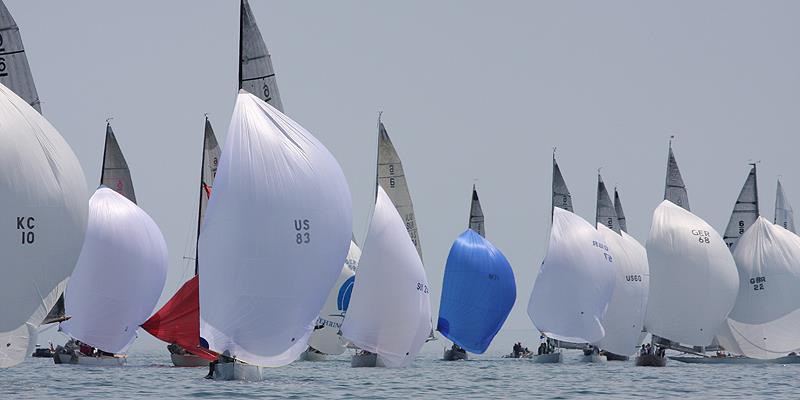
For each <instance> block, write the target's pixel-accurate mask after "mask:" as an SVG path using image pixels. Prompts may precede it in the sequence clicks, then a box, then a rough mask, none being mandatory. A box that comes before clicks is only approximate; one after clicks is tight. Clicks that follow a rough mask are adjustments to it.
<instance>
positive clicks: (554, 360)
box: [533, 351, 564, 364]
mask: <svg viewBox="0 0 800 400" xmlns="http://www.w3.org/2000/svg"><path fill="white" fill-rule="evenodd" d="M533 362H535V363H536V364H558V363H561V362H564V356H563V353H561V352H560V351H558V352H555V353H550V354H534V355H533Z"/></svg>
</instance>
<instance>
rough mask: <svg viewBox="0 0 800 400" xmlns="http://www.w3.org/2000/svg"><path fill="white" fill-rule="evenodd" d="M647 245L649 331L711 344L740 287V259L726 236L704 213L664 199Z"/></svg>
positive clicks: (647, 320) (655, 215) (668, 336)
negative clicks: (703, 216)
mask: <svg viewBox="0 0 800 400" xmlns="http://www.w3.org/2000/svg"><path fill="white" fill-rule="evenodd" d="M646 247H647V261H648V263H649V265H650V295H649V297H648V301H647V316H646V317H645V326H646V327H647V330H648V332H650V333H653V334H655V335H658V336H660V337H663V338H666V339H669V340H672V341H675V342H679V343H683V344H687V345H691V346H706V345H708V344H709V343H711V340H712V339H713V338H714V334H715V333H716V331H717V329H718V328H719V327H720V326H721V324H722V322H723V321H725V318H726V317H727V316H728V313H729V312H730V311H731V309H732V308H733V303H734V302H735V301H736V293H737V292H738V290H739V277H738V274H737V272H736V265H735V264H734V262H733V256H732V255H731V252H730V250H728V247H727V246H726V245H725V242H724V241H723V240H722V237H721V236H720V235H719V233H717V232H716V231H715V230H714V229H713V228H712V227H711V226H710V225H709V224H708V223H706V222H705V221H704V220H702V219H701V218H699V217H697V216H696V215H694V214H692V213H691V212H689V211H687V210H685V209H683V208H681V207H679V206H677V205H675V204H673V203H672V202H670V201H669V200H664V201H662V202H661V204H660V205H659V206H658V207H657V208H656V209H655V211H654V212H653V222H652V225H651V227H650V235H649V237H648V239H647V246H646Z"/></svg>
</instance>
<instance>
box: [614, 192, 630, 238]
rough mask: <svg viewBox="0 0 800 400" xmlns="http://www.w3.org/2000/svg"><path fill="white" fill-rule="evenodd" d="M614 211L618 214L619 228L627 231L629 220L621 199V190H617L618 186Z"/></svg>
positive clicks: (615, 193)
mask: <svg viewBox="0 0 800 400" xmlns="http://www.w3.org/2000/svg"><path fill="white" fill-rule="evenodd" d="M614 212H616V214H617V222H619V230H621V231H624V232H627V231H628V222H627V221H626V220H625V211H623V210H622V201H621V200H620V199H619V192H617V188H614Z"/></svg>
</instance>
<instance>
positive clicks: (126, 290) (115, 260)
mask: <svg viewBox="0 0 800 400" xmlns="http://www.w3.org/2000/svg"><path fill="white" fill-rule="evenodd" d="M166 279H167V244H166V242H165V241H164V237H163V236H162V234H161V230H160V229H159V228H158V225H156V223H155V222H154V221H153V220H152V219H151V218H150V216H149V215H147V213H145V212H144V211H143V210H142V209H141V208H139V207H138V206H136V204H134V203H133V202H131V201H130V200H128V199H127V198H125V197H123V196H122V195H120V194H119V193H117V192H115V191H114V190H111V189H109V188H107V187H104V186H101V187H100V188H99V189H97V191H96V192H95V193H94V195H92V198H91V199H90V200H89V222H88V225H87V228H86V240H85V241H84V242H83V248H82V249H81V254H80V257H79V258H78V262H77V264H76V265H75V272H74V273H73V274H72V277H71V278H70V280H69V284H68V285H67V291H66V295H65V296H64V297H65V300H66V301H65V303H66V309H67V313H69V315H70V316H71V317H72V318H70V319H69V320H67V321H64V322H62V323H61V325H60V330H61V331H62V332H64V333H65V334H67V335H69V336H70V337H73V338H75V339H78V340H80V341H81V342H84V343H87V344H89V345H91V346H93V347H97V348H99V349H101V350H103V351H106V352H110V353H124V352H126V351H127V349H128V347H129V346H130V345H131V343H133V341H134V340H135V339H136V329H137V328H138V327H139V325H141V324H142V323H143V322H144V321H145V320H146V319H147V317H148V316H150V314H151V313H152V312H153V309H154V308H155V306H156V303H157V302H158V298H159V297H160V296H161V291H162V290H163V289H164V283H165V282H166Z"/></svg>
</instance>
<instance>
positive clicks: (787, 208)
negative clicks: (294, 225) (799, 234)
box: [773, 181, 796, 233]
mask: <svg viewBox="0 0 800 400" xmlns="http://www.w3.org/2000/svg"><path fill="white" fill-rule="evenodd" d="M773 222H774V223H775V224H776V225H779V226H782V227H784V228H785V229H786V230H788V231H789V232H792V233H796V231H795V229H794V210H793V209H792V205H791V204H790V203H789V199H788V198H786V193H784V191H783V185H781V181H778V188H777V190H776V193H775V219H774V221H773Z"/></svg>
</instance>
